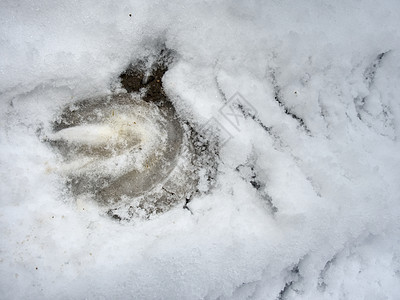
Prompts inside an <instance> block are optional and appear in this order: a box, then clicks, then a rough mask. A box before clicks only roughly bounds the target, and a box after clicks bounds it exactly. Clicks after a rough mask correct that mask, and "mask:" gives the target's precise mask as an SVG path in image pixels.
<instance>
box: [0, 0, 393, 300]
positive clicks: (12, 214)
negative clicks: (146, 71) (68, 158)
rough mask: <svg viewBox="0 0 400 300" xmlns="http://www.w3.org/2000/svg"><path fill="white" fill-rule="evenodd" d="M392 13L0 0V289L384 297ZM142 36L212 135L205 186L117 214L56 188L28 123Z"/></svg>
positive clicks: (332, 7) (145, 48) (35, 126)
mask: <svg viewBox="0 0 400 300" xmlns="http://www.w3.org/2000/svg"><path fill="white" fill-rule="evenodd" d="M399 13H400V2H399V1H397V0H393V1H390V0H387V1H381V2H376V1H344V0H339V1H319V0H318V1H317V0H314V1H303V2H300V1H272V0H271V1H235V2H234V1H222V0H221V1H206V0H203V1H179V2H178V1H175V2H172V1H125V0H121V1H118V3H116V2H112V1H101V0H96V1H85V2H83V1H75V2H73V1H57V2H53V1H24V0H20V1H11V0H5V1H4V0H3V1H1V2H0V24H1V25H0V100H1V102H0V107H1V112H0V113H1V116H0V142H1V146H0V151H1V154H0V166H1V168H0V195H1V196H0V197H1V198H0V199H1V209H0V222H1V225H0V230H1V245H0V293H1V298H4V299H72V298H74V299H83V298H89V299H124V298H126V299H132V298H135V299H217V298H219V299H246V298H249V299H399V297H400V282H399V279H400V234H399V233H400V232H399V231H400V196H399V195H400V184H399V183H400V154H399V153H400V152H399V151H400V146H399V137H400V102H399V95H400V52H399V51H400V18H399ZM130 14H131V16H130ZM160 44H165V46H166V47H167V48H169V49H171V50H173V51H174V52H175V53H176V55H177V59H176V61H175V63H174V64H173V65H172V66H171V67H170V69H169V71H168V72H167V73H166V74H165V76H164V79H163V84H164V87H165V89H166V92H167V94H168V95H169V97H170V98H171V99H172V101H173V102H174V104H175V107H176V109H177V111H178V112H179V113H180V114H181V115H182V116H185V118H187V119H190V120H191V121H192V122H194V123H196V124H199V125H201V124H211V123H210V122H212V123H213V124H217V127H219V129H220V130H221V132H223V133H224V135H221V139H223V141H222V142H224V144H223V146H222V148H221V149H220V153H219V158H220V163H219V169H218V176H217V178H216V186H215V188H214V189H213V190H212V191H211V192H210V193H208V194H207V193H206V194H203V195H201V196H198V197H196V198H194V199H193V200H192V201H191V202H190V203H189V207H190V210H191V211H192V213H193V214H191V213H190V211H189V210H187V209H182V207H180V206H179V207H176V208H174V209H172V210H170V211H168V212H166V213H164V214H162V215H159V216H158V217H155V218H153V219H152V220H149V221H138V222H135V223H134V224H131V223H119V222H117V221H115V220H112V219H111V218H109V217H108V216H105V215H104V214H101V213H99V208H98V207H97V206H96V205H94V204H93V203H91V202H85V201H76V200H75V199H71V197H69V196H68V193H66V192H65V187H64V185H63V183H62V179H61V178H60V176H59V173H58V172H57V170H58V168H59V167H60V165H59V164H60V162H59V161H60V160H59V157H58V156H57V155H56V154H55V152H54V151H52V149H51V148H50V147H49V146H48V145H47V144H45V143H42V142H41V141H40V139H39V138H38V132H40V131H41V130H46V128H48V127H49V126H50V124H51V122H53V121H54V118H55V116H57V114H58V113H59V112H60V110H62V109H63V107H64V106H65V105H66V104H69V103H71V102H73V101H75V100H80V99H84V98H86V97H92V96H95V95H104V94H107V93H111V90H115V89H116V88H117V89H118V75H119V74H120V73H121V72H122V71H123V70H124V69H125V68H126V67H127V66H128V65H129V63H130V62H131V61H133V60H135V59H138V58H143V57H148V56H149V55H150V56H151V55H152V54H153V53H155V52H157V51H158V49H157V47H159V45H160ZM237 92H238V93H240V95H241V96H242V97H240V96H239V94H236V93H237ZM235 94H236V96H235V97H234V98H231V97H232V96H234V95H235ZM238 101H239V102H240V103H239V104H241V105H236V106H235V105H232V104H235V103H236V104H238Z"/></svg>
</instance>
